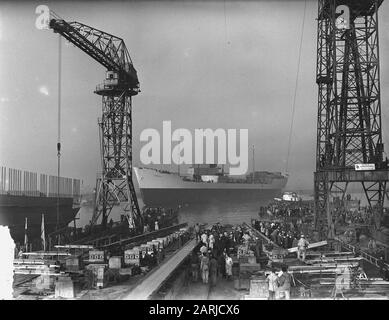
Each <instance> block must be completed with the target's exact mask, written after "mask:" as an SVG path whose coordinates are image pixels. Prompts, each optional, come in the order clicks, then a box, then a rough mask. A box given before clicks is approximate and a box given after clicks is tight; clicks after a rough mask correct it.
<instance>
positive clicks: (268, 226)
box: [251, 219, 306, 249]
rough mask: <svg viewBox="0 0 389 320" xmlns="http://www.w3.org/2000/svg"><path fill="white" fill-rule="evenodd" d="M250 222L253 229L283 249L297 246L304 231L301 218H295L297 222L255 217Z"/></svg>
mask: <svg viewBox="0 0 389 320" xmlns="http://www.w3.org/2000/svg"><path fill="white" fill-rule="evenodd" d="M251 224H252V226H253V227H254V228H255V229H257V230H258V231H259V232H261V233H262V234H263V235H265V236H266V237H268V238H269V239H270V240H271V241H273V242H274V243H275V244H277V245H278V246H279V247H281V248H284V249H289V248H293V247H297V244H298V241H299V239H300V237H301V235H302V234H304V231H306V230H303V229H304V228H303V223H302V220H301V219H299V220H297V222H285V221H264V220H262V221H261V220H258V219H255V220H253V221H252V223H251Z"/></svg>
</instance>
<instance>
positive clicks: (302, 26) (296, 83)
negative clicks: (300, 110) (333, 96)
mask: <svg viewBox="0 0 389 320" xmlns="http://www.w3.org/2000/svg"><path fill="white" fill-rule="evenodd" d="M306 11H307V0H305V1H304V15H303V22H302V25H301V38H300V46H299V56H298V61H297V73H296V81H295V87H294V96H293V106H292V120H291V123H290V129H289V140H288V153H287V156H286V165H285V172H286V173H288V169H289V156H290V146H291V144H292V132H293V124H294V114H295V110H296V97H297V89H298V80H299V76H300V64H301V48H302V46H303V38H304V26H305V15H306Z"/></svg>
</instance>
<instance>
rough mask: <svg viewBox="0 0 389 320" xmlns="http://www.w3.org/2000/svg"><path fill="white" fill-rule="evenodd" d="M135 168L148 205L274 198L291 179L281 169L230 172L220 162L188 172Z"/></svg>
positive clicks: (141, 190) (143, 196)
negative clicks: (239, 174)
mask: <svg viewBox="0 0 389 320" xmlns="http://www.w3.org/2000/svg"><path fill="white" fill-rule="evenodd" d="M134 172H135V176H136V178H137V181H138V184H139V189H140V193H141V196H142V200H143V202H144V203H145V205H147V206H176V205H186V204H192V203H194V204H199V203H213V202H215V203H220V201H222V202H223V203H236V202H241V201H245V200H255V199H259V198H261V199H262V200H263V199H269V200H271V199H273V198H274V197H279V196H280V195H281V194H282V190H283V188H284V187H285V185H286V183H287V181H288V177H287V176H286V175H283V174H281V173H280V172H267V171H255V172H252V173H250V174H248V175H246V176H242V177H235V176H229V175H228V174H227V173H225V172H224V169H223V167H220V166H218V165H216V164H210V165H196V166H194V167H191V168H189V170H188V173H187V174H186V175H180V174H179V173H177V172H169V171H162V170H157V169H153V168H141V167H134Z"/></svg>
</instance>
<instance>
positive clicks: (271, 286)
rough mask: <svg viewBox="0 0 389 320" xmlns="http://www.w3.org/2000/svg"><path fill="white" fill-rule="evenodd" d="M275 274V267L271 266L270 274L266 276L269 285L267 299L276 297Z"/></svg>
mask: <svg viewBox="0 0 389 320" xmlns="http://www.w3.org/2000/svg"><path fill="white" fill-rule="evenodd" d="M277 279H278V277H277V275H276V269H274V268H272V269H271V272H270V274H269V275H268V276H267V278H266V281H267V283H268V286H269V298H268V300H274V299H275V297H276V290H277Z"/></svg>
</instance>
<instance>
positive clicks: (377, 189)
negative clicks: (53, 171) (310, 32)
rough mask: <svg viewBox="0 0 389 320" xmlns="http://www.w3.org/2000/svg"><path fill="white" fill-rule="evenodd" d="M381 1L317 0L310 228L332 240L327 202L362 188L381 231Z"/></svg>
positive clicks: (384, 187) (385, 177)
mask: <svg viewBox="0 0 389 320" xmlns="http://www.w3.org/2000/svg"><path fill="white" fill-rule="evenodd" d="M382 2H383V0H319V1H318V3H319V5H318V19H317V23H318V28H317V70H316V74H317V78H316V82H317V84H318V87H319V94H318V117H317V145H316V172H315V174H314V184H315V225H316V229H317V230H321V231H322V232H323V233H322V234H323V235H324V236H326V237H329V238H332V237H333V236H334V221H333V218H334V217H333V207H332V205H331V199H333V197H334V196H336V195H337V196H339V199H342V200H343V199H344V197H345V194H346V190H347V186H348V184H349V183H350V182H358V183H361V184H362V187H363V190H364V193H365V195H366V198H367V201H368V204H369V207H370V209H371V210H372V212H373V213H374V214H375V224H376V228H379V227H380V219H381V216H382V212H383V206H384V200H385V195H386V197H387V196H388V195H387V182H388V180H389V175H388V173H389V171H388V161H387V159H386V160H384V158H383V152H384V145H383V141H382V130H381V97H380V65H379V41H378V40H379V39H378V10H379V7H380V6H381V4H382Z"/></svg>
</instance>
